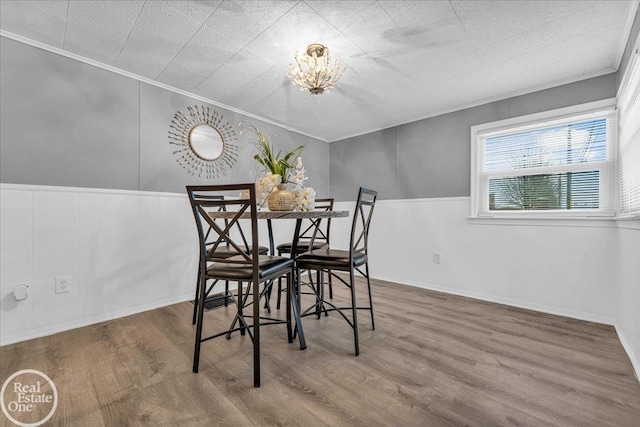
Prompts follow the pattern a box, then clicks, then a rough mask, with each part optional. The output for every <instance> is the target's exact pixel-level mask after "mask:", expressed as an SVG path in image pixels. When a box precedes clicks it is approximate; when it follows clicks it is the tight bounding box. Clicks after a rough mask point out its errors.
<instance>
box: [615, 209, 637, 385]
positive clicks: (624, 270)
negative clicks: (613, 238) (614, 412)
mask: <svg viewBox="0 0 640 427" xmlns="http://www.w3.org/2000/svg"><path fill="white" fill-rule="evenodd" d="M619 225H620V227H621V228H619V229H618V239H619V247H620V249H619V254H620V307H619V313H618V320H617V322H616V330H617V332H618V336H619V337H620V341H621V342H622V345H623V346H624V348H625V350H626V351H627V354H628V355H629V358H630V359H631V362H632V363H633V365H634V368H635V371H636V377H640V227H639V226H640V221H636V222H635V227H633V228H631V227H629V226H630V225H631V224H630V223H628V222H627V221H620V222H619Z"/></svg>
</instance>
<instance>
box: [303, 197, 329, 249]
mask: <svg viewBox="0 0 640 427" xmlns="http://www.w3.org/2000/svg"><path fill="white" fill-rule="evenodd" d="M333 200H334V199H316V200H315V208H314V210H316V211H325V212H328V211H331V210H333ZM308 221H309V222H308V225H307V227H306V228H304V229H303V230H302V231H301V232H300V237H299V238H300V239H308V240H313V241H314V242H317V241H320V242H325V243H327V244H329V236H330V235H331V218H311V219H309V220H308ZM305 225H306V224H305Z"/></svg>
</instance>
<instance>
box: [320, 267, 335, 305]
mask: <svg viewBox="0 0 640 427" xmlns="http://www.w3.org/2000/svg"><path fill="white" fill-rule="evenodd" d="M327 276H328V277H329V299H333V291H332V290H331V270H327ZM320 281H321V282H322V301H323V304H322V308H323V309H324V308H325V307H324V270H320ZM324 316H325V317H328V316H329V312H328V311H327V310H324Z"/></svg>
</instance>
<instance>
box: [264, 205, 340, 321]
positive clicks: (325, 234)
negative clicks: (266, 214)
mask: <svg viewBox="0 0 640 427" xmlns="http://www.w3.org/2000/svg"><path fill="white" fill-rule="evenodd" d="M333 202H334V199H332V198H327V199H316V200H315V207H314V210H319V211H332V210H333ZM306 221H307V223H306V224H304V225H303V226H301V228H300V230H302V231H301V232H300V235H299V236H298V237H297V238H298V242H297V244H296V256H297V255H299V254H302V253H304V252H308V251H310V250H313V249H322V248H324V247H326V246H328V245H329V243H330V242H329V236H330V235H331V218H309V219H307V220H306ZM276 250H277V251H278V255H280V256H282V255H289V256H291V252H292V250H293V242H286V243H281V244H279V245H278V246H277V247H276ZM293 258H294V259H295V257H293ZM331 280H332V279H331V277H329V298H333V286H332V281H331ZM283 291H286V289H284V288H283V287H282V280H278V296H277V300H276V308H277V309H280V296H281V295H282V292H283Z"/></svg>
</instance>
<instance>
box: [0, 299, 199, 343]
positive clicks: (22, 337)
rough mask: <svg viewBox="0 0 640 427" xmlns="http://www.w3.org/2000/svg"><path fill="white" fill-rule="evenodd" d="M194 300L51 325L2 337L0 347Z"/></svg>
mask: <svg viewBox="0 0 640 427" xmlns="http://www.w3.org/2000/svg"><path fill="white" fill-rule="evenodd" d="M192 298H193V294H188V295H187V294H185V295H180V296H177V297H172V298H167V299H164V300H160V301H154V302H151V303H148V304H144V305H140V306H136V307H128V308H125V309H121V310H117V311H113V312H111V313H105V314H101V315H99V316H94V317H89V318H84V319H78V320H74V321H72V322H67V323H60V324H57V325H51V326H47V327H44V328H40V329H36V330H32V331H26V332H24V333H19V334H14V335H9V336H8V337H0V347H3V346H5V345H10V344H15V343H18V342H22V341H28V340H32V339H34V338H41V337H46V336H49V335H53V334H57V333H60V332H65V331H69V330H71V329H76V328H82V327H84V326H89V325H94V324H96V323H101V322H107V321H109V320H114V319H119V318H121V317H127V316H131V315H133V314H138V313H143V312H145V311H149V310H155V309H157V308H161V307H166V306H168V305H172V304H177V303H180V302H184V301H189V300H191V299H192Z"/></svg>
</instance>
